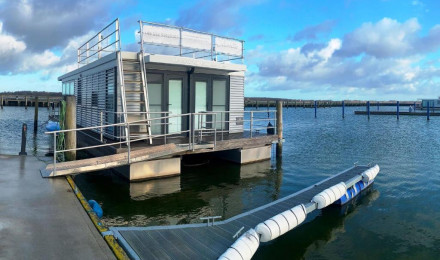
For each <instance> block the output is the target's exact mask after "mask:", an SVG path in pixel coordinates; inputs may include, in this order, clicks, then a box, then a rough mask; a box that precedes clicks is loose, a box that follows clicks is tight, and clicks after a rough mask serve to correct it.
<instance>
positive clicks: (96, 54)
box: [77, 18, 121, 67]
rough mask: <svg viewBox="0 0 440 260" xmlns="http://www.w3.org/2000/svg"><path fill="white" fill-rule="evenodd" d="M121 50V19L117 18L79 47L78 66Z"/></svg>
mask: <svg viewBox="0 0 440 260" xmlns="http://www.w3.org/2000/svg"><path fill="white" fill-rule="evenodd" d="M112 47H113V48H112ZM119 50H121V40H120V33H119V19H118V18H116V19H115V20H114V21H113V22H111V23H110V24H108V25H107V26H105V27H104V28H103V29H102V30H101V31H99V32H98V33H96V34H95V35H94V36H93V37H92V38H90V39H89V40H88V41H87V42H85V43H84V44H83V45H81V46H80V47H79V48H78V53H77V56H78V67H80V66H81V65H84V64H89V63H91V62H93V61H95V60H98V59H100V58H102V57H103V56H105V55H107V54H110V53H113V52H116V51H119Z"/></svg>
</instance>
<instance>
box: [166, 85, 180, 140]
mask: <svg viewBox="0 0 440 260" xmlns="http://www.w3.org/2000/svg"><path fill="white" fill-rule="evenodd" d="M168 86H169V91H168V93H169V94H168V111H169V112H171V113H170V115H171V116H173V115H180V114H182V80H181V79H172V80H169V81H168ZM168 123H169V125H168V133H178V132H180V131H182V118H181V117H172V118H170V119H169V120H168Z"/></svg>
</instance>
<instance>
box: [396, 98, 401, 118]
mask: <svg viewBox="0 0 440 260" xmlns="http://www.w3.org/2000/svg"><path fill="white" fill-rule="evenodd" d="M396 105H397V120H399V106H400V103H399V101H397V103H396Z"/></svg>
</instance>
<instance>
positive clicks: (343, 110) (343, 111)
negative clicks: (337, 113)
mask: <svg viewBox="0 0 440 260" xmlns="http://www.w3.org/2000/svg"><path fill="white" fill-rule="evenodd" d="M342 118H345V101H344V100H342Z"/></svg>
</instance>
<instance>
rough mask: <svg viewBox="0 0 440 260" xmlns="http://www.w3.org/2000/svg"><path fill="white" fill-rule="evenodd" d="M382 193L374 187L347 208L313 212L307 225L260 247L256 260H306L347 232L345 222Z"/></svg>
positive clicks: (332, 208) (346, 205) (345, 206)
mask: <svg viewBox="0 0 440 260" xmlns="http://www.w3.org/2000/svg"><path fill="white" fill-rule="evenodd" d="M379 196H380V193H379V191H378V190H375V189H374V187H370V188H368V189H367V190H365V191H364V192H363V193H361V194H360V195H359V196H358V197H356V198H355V199H354V200H353V201H351V202H349V203H347V204H345V205H344V206H342V207H341V206H330V207H328V208H325V209H324V210H322V211H317V212H316V213H315V212H314V213H311V214H310V215H309V216H308V218H307V220H306V223H304V224H302V225H300V226H299V227H297V228H296V229H293V230H291V231H290V232H288V233H286V234H284V235H283V236H281V237H279V238H277V239H276V240H274V241H271V242H268V243H262V244H260V247H259V249H258V251H257V253H256V255H255V257H254V258H253V259H268V258H269V257H270V258H273V259H302V258H307V257H306V256H307V253H308V252H310V251H314V250H316V249H317V248H320V247H322V246H325V245H326V244H328V243H330V242H331V241H333V240H335V239H336V238H337V236H338V235H339V234H341V233H344V232H345V223H346V222H347V221H348V220H349V219H350V218H352V217H354V216H355V215H356V214H358V213H359V212H360V211H361V209H362V208H363V207H366V206H368V205H370V204H371V203H373V202H374V201H375V200H377V199H378V198H379Z"/></svg>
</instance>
